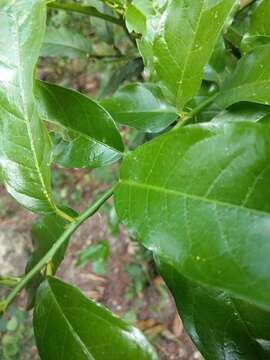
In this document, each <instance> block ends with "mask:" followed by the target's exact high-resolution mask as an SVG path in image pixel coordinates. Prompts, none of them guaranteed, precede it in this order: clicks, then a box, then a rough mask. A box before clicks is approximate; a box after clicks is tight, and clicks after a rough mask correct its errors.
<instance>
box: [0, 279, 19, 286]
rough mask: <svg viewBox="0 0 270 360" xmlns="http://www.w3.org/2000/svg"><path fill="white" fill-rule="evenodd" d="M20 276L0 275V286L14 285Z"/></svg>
mask: <svg viewBox="0 0 270 360" xmlns="http://www.w3.org/2000/svg"><path fill="white" fill-rule="evenodd" d="M20 280H21V278H1V277H0V286H8V287H12V286H16V285H17V284H18V282H19V281H20Z"/></svg>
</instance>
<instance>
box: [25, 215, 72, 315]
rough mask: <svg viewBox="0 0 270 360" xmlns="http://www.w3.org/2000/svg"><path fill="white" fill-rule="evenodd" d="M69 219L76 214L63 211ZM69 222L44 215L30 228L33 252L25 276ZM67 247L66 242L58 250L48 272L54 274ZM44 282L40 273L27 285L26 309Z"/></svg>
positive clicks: (57, 217) (31, 304) (31, 303)
mask: <svg viewBox="0 0 270 360" xmlns="http://www.w3.org/2000/svg"><path fill="white" fill-rule="evenodd" d="M63 210H64V211H65V212H66V213H68V214H69V216H71V217H74V218H75V217H76V216H77V213H76V212H74V211H73V210H71V209H63ZM68 224H69V222H68V221H67V220H64V219H63V218H62V217H59V216H56V215H46V216H43V217H41V218H40V219H39V220H38V221H37V222H35V223H34V224H33V226H32V241H33V245H34V251H33V253H32V254H31V257H30V258H29V260H28V262H27V266H26V269H25V273H26V274H27V273H28V272H29V271H30V270H32V269H33V267H34V266H35V265H36V264H38V262H39V261H40V260H41V259H42V258H43V256H44V255H45V254H46V253H47V252H48V251H49V250H50V249H51V247H52V246H53V244H54V243H55V242H56V241H57V240H58V238H59V237H60V236H61V235H62V234H63V232H64V231H65V228H66V225H68ZM67 246H68V241H67V242H66V243H65V244H64V245H63V246H62V247H61V248H60V249H59V251H58V252H57V253H56V254H55V256H54V257H53V258H52V260H51V262H50V264H49V267H50V272H51V273H52V274H55V272H56V270H57V268H58V267H59V265H60V264H61V262H62V261H63V259H64V255H65V252H66V249H67ZM43 280H44V276H43V275H42V274H41V273H40V274H37V275H36V276H35V277H34V278H33V279H32V281H31V282H30V283H29V284H28V285H27V287H26V290H27V293H28V305H27V307H28V309H29V308H31V307H32V306H33V305H34V301H35V296H36V291H37V289H38V287H39V285H40V284H41V282H42V281H43Z"/></svg>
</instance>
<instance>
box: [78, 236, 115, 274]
mask: <svg viewBox="0 0 270 360" xmlns="http://www.w3.org/2000/svg"><path fill="white" fill-rule="evenodd" d="M109 254H110V244H109V242H108V240H98V241H97V242H96V243H95V244H92V245H90V246H88V247H87V248H86V249H84V250H83V251H82V252H81V253H80V255H79V258H78V260H77V262H76V266H78V267H83V266H85V265H86V264H88V263H89V262H92V265H93V270H94V271H95V272H96V273H97V274H100V275H105V274H106V262H107V259H108V256H109Z"/></svg>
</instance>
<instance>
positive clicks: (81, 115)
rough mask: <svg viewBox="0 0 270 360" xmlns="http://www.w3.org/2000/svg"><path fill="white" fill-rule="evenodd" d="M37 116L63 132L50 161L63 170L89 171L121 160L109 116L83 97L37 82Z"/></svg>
mask: <svg viewBox="0 0 270 360" xmlns="http://www.w3.org/2000/svg"><path fill="white" fill-rule="evenodd" d="M37 85H38V86H37V89H36V90H37V91H36V99H37V104H38V109H39V112H40V116H41V117H42V118H43V119H44V120H45V121H47V122H48V123H50V124H52V125H53V126H55V129H56V131H60V132H62V133H63V132H64V138H60V140H59V141H58V143H57V144H56V146H55V147H54V150H53V160H54V161H55V162H56V163H58V164H60V165H62V166H64V167H69V168H73V167H77V168H93V167H99V166H104V165H108V164H111V163H112V162H115V161H117V160H118V159H120V158H121V155H122V154H121V152H122V151H123V144H122V140H121V137H120V134H119V132H118V130H117V128H116V126H115V123H114V121H113V119H112V117H111V116H110V114H109V113H108V112H107V111H106V110H105V109H103V108H102V107H101V106H100V105H98V104H97V103H96V102H95V101H93V100H91V99H90V98H88V97H87V96H85V95H82V94H80V93H79V92H76V91H74V90H70V89H67V88H64V87H61V86H57V85H54V84H49V83H45V82H42V81H38V82H37Z"/></svg>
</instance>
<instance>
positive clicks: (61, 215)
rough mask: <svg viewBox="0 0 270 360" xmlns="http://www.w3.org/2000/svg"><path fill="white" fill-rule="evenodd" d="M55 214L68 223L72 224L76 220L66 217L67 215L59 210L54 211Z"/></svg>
mask: <svg viewBox="0 0 270 360" xmlns="http://www.w3.org/2000/svg"><path fill="white" fill-rule="evenodd" d="M55 213H56V215H58V216H60V217H62V218H63V219H65V220H67V221H68V222H70V223H73V222H74V221H75V220H76V219H75V218H74V217H72V216H70V215H68V214H67V213H65V212H64V211H62V210H61V209H59V208H56V209H55Z"/></svg>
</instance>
